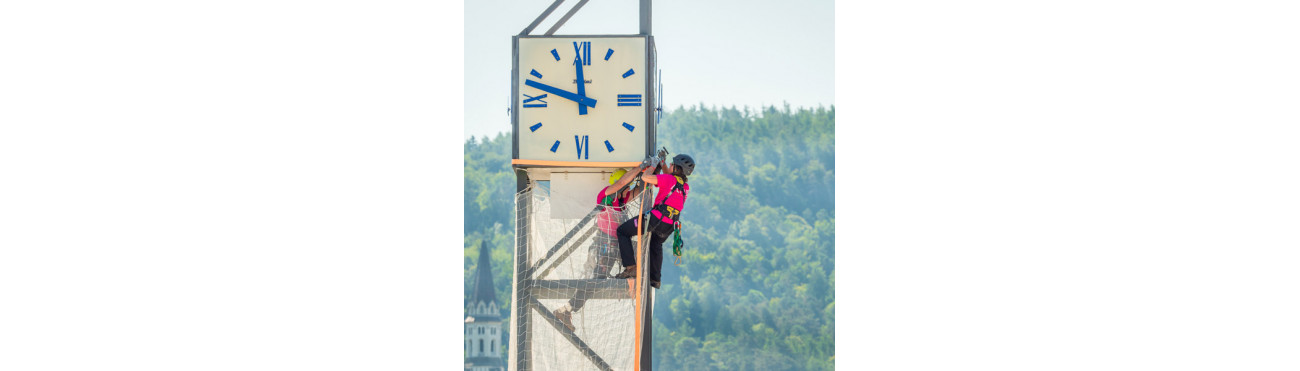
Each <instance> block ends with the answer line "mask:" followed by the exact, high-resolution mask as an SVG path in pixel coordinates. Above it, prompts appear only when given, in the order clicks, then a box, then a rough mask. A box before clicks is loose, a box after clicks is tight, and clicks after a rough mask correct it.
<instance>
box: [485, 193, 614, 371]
mask: <svg viewBox="0 0 1300 371" xmlns="http://www.w3.org/2000/svg"><path fill="white" fill-rule="evenodd" d="M592 196H593V198H595V197H594V196H595V195H592ZM515 201H516V210H517V211H518V213H517V214H518V215H517V216H516V217H517V220H516V222H517V223H520V224H518V225H520V226H526V227H525V228H526V234H527V239H525V240H521V241H517V244H516V249H517V250H519V251H516V253H515V259H516V262H515V272H514V274H515V277H514V278H515V279H514V287H513V290H512V299H513V301H512V302H513V303H515V305H513V306H512V308H511V320H512V324H513V326H512V330H513V331H512V332H511V338H510V344H511V346H512V347H516V348H517V349H512V350H511V351H510V354H509V357H510V360H509V361H508V362H509V369H510V370H511V371H517V370H519V367H520V366H521V363H522V366H523V368H524V369H527V370H633V369H634V363H635V362H636V360H637V358H636V339H637V335H638V334H637V332H636V326H637V323H638V322H637V313H636V301H635V300H634V299H635V298H634V296H633V290H632V285H631V284H630V282H631V280H624V279H614V278H611V277H612V276H613V275H615V274H618V273H619V272H621V271H622V270H623V267H622V264H621V263H620V259H619V251H618V239H617V237H616V235H615V234H614V233H615V229H616V228H617V226H618V225H619V223H621V222H623V221H626V220H628V218H629V217H635V216H636V215H637V214H638V212H639V210H640V202H639V200H636V201H633V202H631V203H630V204H628V205H625V206H623V207H622V208H614V207H605V208H602V207H596V206H595V205H594V203H593V205H592V207H593V210H591V212H589V213H587V215H586V216H585V217H584V218H582V219H553V218H551V213H550V211H551V208H550V206H551V204H550V189H549V184H548V182H535V183H533V184H532V185H531V186H530V187H529V188H527V189H525V190H524V191H522V192H520V193H518V194H517V195H516V199H515ZM632 241H633V243H635V242H636V237H633V239H632ZM521 312H522V316H521ZM521 336H522V342H521V339H520V337H521ZM520 358H522V362H519V359H520Z"/></svg>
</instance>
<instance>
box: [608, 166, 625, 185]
mask: <svg viewBox="0 0 1300 371" xmlns="http://www.w3.org/2000/svg"><path fill="white" fill-rule="evenodd" d="M623 174H627V170H623V169H618V170H614V175H610V176H609V185H614V183H618V180H619V179H622V178H623Z"/></svg>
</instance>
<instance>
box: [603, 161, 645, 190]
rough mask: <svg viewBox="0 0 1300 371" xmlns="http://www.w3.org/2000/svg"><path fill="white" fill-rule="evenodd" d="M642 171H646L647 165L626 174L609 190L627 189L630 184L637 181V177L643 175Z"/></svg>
mask: <svg viewBox="0 0 1300 371" xmlns="http://www.w3.org/2000/svg"><path fill="white" fill-rule="evenodd" d="M642 170H645V165H642V166H637V168H636V169H632V171H629V172H627V173H624V174H623V177H621V178H618V181H615V182H614V185H612V186H609V189H611V190H617V189H623V187H627V185H628V184H629V183H632V181H633V180H635V179H636V176H637V175H639V174H641V171H642Z"/></svg>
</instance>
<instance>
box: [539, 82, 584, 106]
mask: <svg viewBox="0 0 1300 371" xmlns="http://www.w3.org/2000/svg"><path fill="white" fill-rule="evenodd" d="M524 85H528V86H531V87H534V88H537V89H538V90H541V91H544V92H547V93H551V94H555V95H557V96H559V97H560V98H564V99H568V100H571V101H574V102H578V104H581V105H584V106H587V107H596V100H595V99H592V98H590V97H586V96H582V95H577V94H573V93H570V92H567V91H564V90H560V88H557V87H554V86H550V85H546V84H543V83H540V82H536V81H533V80H525V81H524Z"/></svg>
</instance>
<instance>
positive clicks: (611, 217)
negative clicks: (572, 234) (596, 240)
mask: <svg viewBox="0 0 1300 371" xmlns="http://www.w3.org/2000/svg"><path fill="white" fill-rule="evenodd" d="M609 191H611V190H610V189H609V187H605V188H601V189H600V193H597V194H596V204H597V205H604V204H603V203H601V202H602V201H604V200H605V196H606V194H605V192H609ZM623 201H626V200H623V199H622V198H621V197H614V202H613V204H612V205H606V206H609V207H606V208H605V210H604V211H601V212H600V215H597V216H596V218H597V219H596V227H597V228H600V231H601V232H605V234H608V235H611V236H614V235H616V233H617V231H618V225H619V220H618V219H619V215H620V213H619V212H618V211H617V210H615V208H622V207H623Z"/></svg>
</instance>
